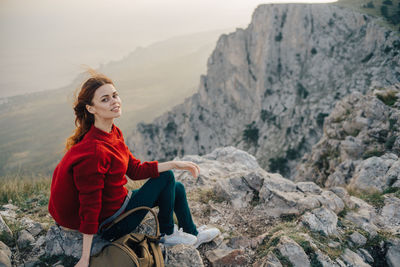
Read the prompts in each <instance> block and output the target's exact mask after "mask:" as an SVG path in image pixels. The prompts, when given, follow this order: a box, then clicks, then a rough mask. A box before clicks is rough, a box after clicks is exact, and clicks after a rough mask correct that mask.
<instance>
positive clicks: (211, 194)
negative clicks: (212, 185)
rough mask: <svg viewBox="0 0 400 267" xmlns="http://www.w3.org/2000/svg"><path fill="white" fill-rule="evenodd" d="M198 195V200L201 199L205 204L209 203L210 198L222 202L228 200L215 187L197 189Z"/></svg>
mask: <svg viewBox="0 0 400 267" xmlns="http://www.w3.org/2000/svg"><path fill="white" fill-rule="evenodd" d="M196 195H197V197H196V201H199V202H201V203H203V204H208V202H209V201H210V200H212V201H214V202H216V203H222V202H224V201H227V200H226V199H225V198H223V197H222V196H219V195H218V194H216V192H215V191H214V190H213V189H200V190H198V191H197V194H196Z"/></svg>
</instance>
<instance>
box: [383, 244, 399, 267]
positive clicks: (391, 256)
mask: <svg viewBox="0 0 400 267" xmlns="http://www.w3.org/2000/svg"><path fill="white" fill-rule="evenodd" d="M386 262H387V264H388V265H389V266H390V267H398V266H400V240H399V239H396V240H391V241H390V242H388V250H387V252H386Z"/></svg>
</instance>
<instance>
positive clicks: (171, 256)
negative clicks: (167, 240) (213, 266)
mask: <svg viewBox="0 0 400 267" xmlns="http://www.w3.org/2000/svg"><path fill="white" fill-rule="evenodd" d="M165 266H166V267H203V266H204V264H203V260H202V259H201V257H200V254H199V251H198V250H197V249H195V248H194V247H193V246H188V245H177V246H173V247H171V248H168V249H167V257H166V260H165Z"/></svg>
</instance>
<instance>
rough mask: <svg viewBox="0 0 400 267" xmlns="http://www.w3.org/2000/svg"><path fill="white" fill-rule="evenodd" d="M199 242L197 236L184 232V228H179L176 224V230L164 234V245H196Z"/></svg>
mask: <svg viewBox="0 0 400 267" xmlns="http://www.w3.org/2000/svg"><path fill="white" fill-rule="evenodd" d="M196 242H197V237H196V236H194V235H191V234H188V233H185V232H183V230H182V228H181V229H179V230H178V226H176V225H174V232H173V233H172V234H170V235H165V236H164V245H165V246H167V247H169V246H175V245H178V244H184V245H194V244H195V243H196Z"/></svg>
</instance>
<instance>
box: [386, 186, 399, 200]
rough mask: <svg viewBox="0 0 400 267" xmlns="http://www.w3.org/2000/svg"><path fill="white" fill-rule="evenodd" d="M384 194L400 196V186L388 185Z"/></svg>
mask: <svg viewBox="0 0 400 267" xmlns="http://www.w3.org/2000/svg"><path fill="white" fill-rule="evenodd" d="M383 194H384V195H386V194H394V196H395V197H397V198H400V188H399V187H388V188H386V189H385V190H384V191H383Z"/></svg>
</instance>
